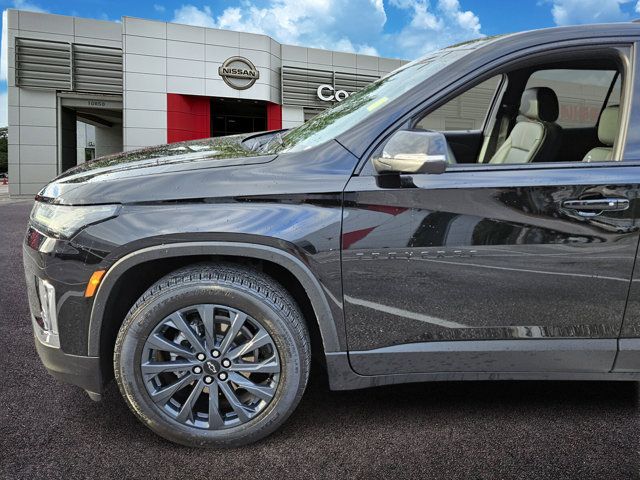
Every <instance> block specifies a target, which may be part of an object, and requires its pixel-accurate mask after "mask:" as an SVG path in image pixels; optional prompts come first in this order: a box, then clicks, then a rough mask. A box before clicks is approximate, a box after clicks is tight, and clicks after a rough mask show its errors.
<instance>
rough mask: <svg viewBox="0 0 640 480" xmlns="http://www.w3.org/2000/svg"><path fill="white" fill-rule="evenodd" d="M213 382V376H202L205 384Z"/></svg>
mask: <svg viewBox="0 0 640 480" xmlns="http://www.w3.org/2000/svg"><path fill="white" fill-rule="evenodd" d="M212 382H213V378H211V377H204V383H206V384H207V385H209V384H210V383H212Z"/></svg>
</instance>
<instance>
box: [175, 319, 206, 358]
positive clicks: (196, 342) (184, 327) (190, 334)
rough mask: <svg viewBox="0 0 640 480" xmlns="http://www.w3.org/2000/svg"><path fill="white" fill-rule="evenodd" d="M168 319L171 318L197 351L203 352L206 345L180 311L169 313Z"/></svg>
mask: <svg viewBox="0 0 640 480" xmlns="http://www.w3.org/2000/svg"><path fill="white" fill-rule="evenodd" d="M167 320H171V322H172V323H173V324H174V325H175V327H176V328H177V329H178V330H180V332H181V333H182V334H183V335H184V336H185V338H186V339H187V341H188V342H189V343H190V344H191V346H192V347H193V348H194V349H195V350H196V351H197V352H201V351H203V350H204V346H203V345H202V342H201V341H200V338H198V336H197V335H196V333H195V332H194V331H193V329H192V328H191V327H190V326H189V324H188V323H187V322H186V321H185V320H184V317H183V316H182V314H181V313H180V312H174V313H172V314H171V315H169V317H167Z"/></svg>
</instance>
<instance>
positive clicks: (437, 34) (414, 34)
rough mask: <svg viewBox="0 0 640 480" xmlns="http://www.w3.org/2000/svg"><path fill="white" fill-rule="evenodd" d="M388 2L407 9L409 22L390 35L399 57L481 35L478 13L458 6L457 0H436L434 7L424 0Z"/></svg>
mask: <svg viewBox="0 0 640 480" xmlns="http://www.w3.org/2000/svg"><path fill="white" fill-rule="evenodd" d="M391 4H392V5H393V6H395V7H397V8H400V9H402V10H409V11H410V12H411V21H410V22H409V24H408V25H406V26H405V27H403V28H402V30H401V31H400V32H399V33H398V34H397V35H393V36H392V38H391V39H390V40H391V41H393V42H394V44H395V45H396V49H397V52H398V55H399V56H401V57H403V58H415V57H418V56H420V55H423V54H425V53H427V52H429V51H432V50H435V49H437V48H441V47H444V46H447V45H451V44H454V43H459V42H462V41H465V40H470V39H473V38H479V37H482V36H483V35H482V33H481V28H482V26H481V24H480V19H479V18H478V16H477V15H476V14H475V13H473V12H472V11H470V10H462V9H461V7H460V2H459V1H458V0H438V2H437V3H436V5H435V8H434V7H432V5H431V3H430V2H429V1H428V0H391Z"/></svg>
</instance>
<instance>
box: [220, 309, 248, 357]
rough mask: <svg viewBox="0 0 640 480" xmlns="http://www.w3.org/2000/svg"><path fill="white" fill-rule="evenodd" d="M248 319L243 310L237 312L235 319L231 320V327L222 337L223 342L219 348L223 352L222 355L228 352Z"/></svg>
mask: <svg viewBox="0 0 640 480" xmlns="http://www.w3.org/2000/svg"><path fill="white" fill-rule="evenodd" d="M246 320H247V315H246V314H244V313H242V312H236V314H235V316H234V317H233V320H231V324H230V325H229V329H228V330H227V332H226V334H225V336H224V338H223V339H222V343H221V344H220V348H219V350H220V351H221V352H222V355H225V354H226V353H227V350H229V347H230V346H231V343H232V342H233V340H234V339H235V338H236V335H238V332H239V331H240V329H241V328H242V326H243V325H244V322H245V321H246Z"/></svg>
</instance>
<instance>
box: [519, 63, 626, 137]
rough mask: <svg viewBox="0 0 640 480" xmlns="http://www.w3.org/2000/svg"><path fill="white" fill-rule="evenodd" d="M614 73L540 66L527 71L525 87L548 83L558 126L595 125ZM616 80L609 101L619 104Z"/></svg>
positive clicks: (618, 90) (546, 84)
mask: <svg viewBox="0 0 640 480" xmlns="http://www.w3.org/2000/svg"><path fill="white" fill-rule="evenodd" d="M615 75H616V71H615V70H568V69H567V70H562V69H557V70H540V71H538V72H535V73H534V74H533V75H531V77H530V78H529V81H528V82H527V87H526V88H532V87H549V88H551V89H552V90H553V91H554V92H555V93H556V95H557V96H558V103H559V104H560V116H559V117H558V120H557V123H558V125H560V126H561V127H564V128H587V127H595V126H596V125H597V123H598V117H599V116H600V112H601V110H602V105H603V103H604V101H605V99H606V98H607V92H608V91H609V88H610V87H611V82H613V79H614V77H615ZM620 84H621V82H620V77H618V79H617V81H616V86H615V87H614V89H613V90H612V92H611V96H610V98H609V101H608V102H607V103H608V104H609V105H619V104H620Z"/></svg>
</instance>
